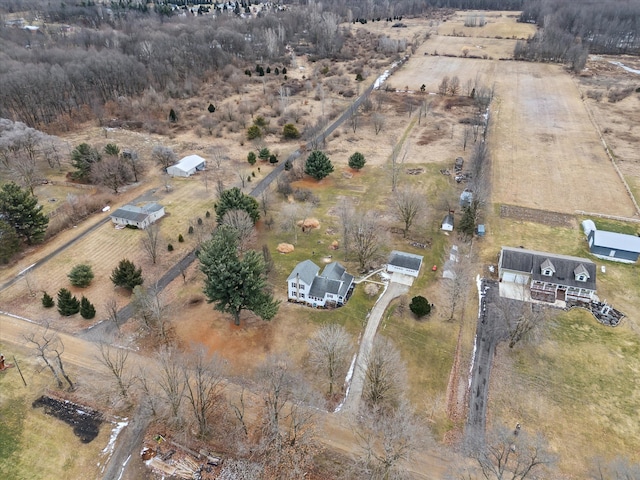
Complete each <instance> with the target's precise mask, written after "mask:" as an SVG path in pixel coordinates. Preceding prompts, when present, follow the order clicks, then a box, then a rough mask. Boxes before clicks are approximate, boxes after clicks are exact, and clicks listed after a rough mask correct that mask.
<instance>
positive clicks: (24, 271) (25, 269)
mask: <svg viewBox="0 0 640 480" xmlns="http://www.w3.org/2000/svg"><path fill="white" fill-rule="evenodd" d="M34 265H35V263H33V264H31V265H29V266H28V267H27V268H24V269H22V270H20V271H19V272H18V275H17V276H18V277H19V276H20V275H22V274H23V273H26V272H27V271H28V270H29V269H30V268H31V267H33V266H34Z"/></svg>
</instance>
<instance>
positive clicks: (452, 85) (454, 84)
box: [449, 76, 460, 97]
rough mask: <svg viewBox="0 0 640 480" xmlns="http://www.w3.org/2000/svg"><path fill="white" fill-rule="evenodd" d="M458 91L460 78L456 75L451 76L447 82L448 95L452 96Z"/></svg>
mask: <svg viewBox="0 0 640 480" xmlns="http://www.w3.org/2000/svg"><path fill="white" fill-rule="evenodd" d="M459 93H460V79H459V78H458V77H457V76H455V77H453V78H451V81H450V82H449V95H451V96H452V97H454V96H456V95H458V94H459Z"/></svg>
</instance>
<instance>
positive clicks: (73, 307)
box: [42, 288, 96, 320]
mask: <svg viewBox="0 0 640 480" xmlns="http://www.w3.org/2000/svg"><path fill="white" fill-rule="evenodd" d="M55 305H56V302H55V301H54V300H53V297H52V296H51V295H49V294H48V293H47V292H44V294H43V295H42V306H43V307H45V308H52V307H54V306H55ZM78 312H80V315H82V318H86V319H87V320H90V319H92V318H93V317H95V316H96V308H95V307H94V306H93V304H92V303H91V302H90V301H89V300H88V299H87V297H85V296H84V295H83V296H82V298H81V299H80V300H78V299H77V298H76V296H75V295H73V294H72V293H71V292H70V291H69V290H67V289H66V288H61V289H60V290H59V291H58V313H60V315H62V316H64V317H70V316H71V315H75V314H76V313H78Z"/></svg>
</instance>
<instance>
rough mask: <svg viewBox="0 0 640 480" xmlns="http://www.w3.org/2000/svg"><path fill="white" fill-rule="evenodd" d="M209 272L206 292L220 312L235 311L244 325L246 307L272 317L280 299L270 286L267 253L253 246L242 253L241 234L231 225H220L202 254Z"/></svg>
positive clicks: (205, 270) (236, 319) (202, 264)
mask: <svg viewBox="0 0 640 480" xmlns="http://www.w3.org/2000/svg"><path fill="white" fill-rule="evenodd" d="M198 259H199V260H200V269H201V270H202V272H203V273H204V274H205V276H206V278H205V284H204V294H205V295H206V296H207V301H208V302H209V303H213V304H214V308H215V309H216V310H218V311H220V312H224V313H230V314H231V315H233V318H234V323H235V324H236V325H240V313H241V312H242V310H250V311H252V312H253V313H255V314H256V315H258V316H259V317H261V318H262V319H263V320H271V319H272V318H273V317H274V316H275V314H276V313H277V312H278V305H279V302H278V301H277V300H274V298H273V295H272V294H271V293H270V292H269V291H268V289H267V287H268V286H267V281H266V278H265V262H264V258H263V255H262V254H260V253H257V252H255V251H253V250H249V251H248V252H246V253H245V254H244V255H243V256H242V257H239V255H238V237H237V234H236V232H235V231H234V229H233V228H231V227H229V226H227V225H221V226H220V227H218V229H217V230H216V232H215V233H214V235H213V238H212V239H211V240H209V241H208V242H206V243H205V244H204V245H203V246H202V249H201V251H200V254H199V255H198Z"/></svg>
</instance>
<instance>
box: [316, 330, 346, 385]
mask: <svg viewBox="0 0 640 480" xmlns="http://www.w3.org/2000/svg"><path fill="white" fill-rule="evenodd" d="M352 350H353V343H352V341H351V336H350V335H349V334H348V333H347V331H346V330H345V328H344V327H343V326H342V325H338V324H329V325H325V326H323V327H322V328H321V329H320V330H318V331H317V332H316V334H315V335H314V336H313V337H312V338H311V339H310V340H309V361H310V363H311V365H312V366H313V367H314V369H315V370H316V371H317V372H319V373H320V375H321V377H322V383H323V384H326V385H327V387H328V392H327V393H328V395H329V396H330V397H331V396H332V395H333V394H334V386H337V385H336V383H337V382H338V381H339V380H340V379H343V378H344V375H345V374H346V371H347V368H348V366H349V356H350V354H351V351H352Z"/></svg>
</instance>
